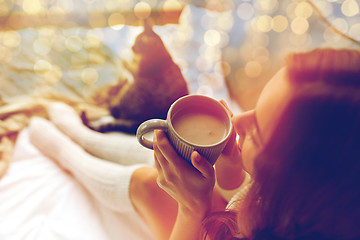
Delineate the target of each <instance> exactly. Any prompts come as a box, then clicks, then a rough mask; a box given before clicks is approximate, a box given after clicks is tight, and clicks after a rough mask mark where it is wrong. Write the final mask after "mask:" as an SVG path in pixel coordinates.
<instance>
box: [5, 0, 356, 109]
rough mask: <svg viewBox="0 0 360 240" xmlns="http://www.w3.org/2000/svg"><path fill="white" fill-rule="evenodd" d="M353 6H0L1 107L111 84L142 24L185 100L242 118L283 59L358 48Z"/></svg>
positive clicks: (77, 2)
mask: <svg viewBox="0 0 360 240" xmlns="http://www.w3.org/2000/svg"><path fill="white" fill-rule="evenodd" d="M359 8H360V2H359V0H313V1H304V0H286V1H284V0H253V1H250V0H222V1H221V0H203V1H200V0H199V1H191V0H187V1H178V0H141V1H139V0H0V30H1V31H0V63H1V64H0V65H1V67H0V72H1V73H0V80H1V81H0V97H1V99H0V100H1V101H2V102H3V103H4V102H9V101H11V100H13V99H15V98H18V97H19V96H23V95H25V94H26V95H28V94H29V92H30V94H31V95H34V94H35V95H36V94H43V93H44V92H47V91H50V92H52V91H54V86H55V87H56V89H57V90H56V91H60V92H61V93H63V94H66V95H67V96H69V97H70V98H74V99H78V98H81V97H82V96H83V95H84V94H87V93H88V92H91V91H93V90H94V89H95V88H97V87H98V86H101V85H103V84H110V83H114V82H116V81H117V79H118V78H119V76H121V75H124V74H125V73H124V71H123V70H122V65H121V61H119V60H123V59H129V58H131V55H132V51H131V46H132V44H133V42H134V39H135V37H136V36H137V35H138V34H139V33H140V32H141V31H142V23H143V20H144V19H148V18H149V19H152V21H153V23H154V24H155V26H154V30H155V32H156V33H158V34H159V35H160V36H161V38H162V40H163V41H164V44H165V46H166V47H167V48H168V50H169V52H170V54H171V56H172V57H173V59H174V61H175V62H176V63H177V64H178V65H179V66H180V68H181V70H182V72H183V75H184V76H185V78H186V80H187V81H188V83H189V87H190V91H191V93H200V94H206V95H210V96H213V97H215V98H225V99H226V98H227V97H229V99H230V98H231V100H229V101H234V102H235V103H236V105H237V106H239V107H240V108H241V109H242V110H247V109H250V108H252V107H253V106H254V104H255V102H256V99H257V96H258V94H259V92H260V91H261V89H262V87H263V85H264V84H265V83H266V81H267V80H268V79H269V77H271V75H273V74H274V72H276V71H277V70H278V69H279V67H280V66H281V65H282V64H283V59H284V56H286V55H287V54H288V53H289V52H293V51H305V50H310V49H312V48H315V47H336V48H343V47H351V48H359V41H360V10H359ZM29 90H30V91H29Z"/></svg>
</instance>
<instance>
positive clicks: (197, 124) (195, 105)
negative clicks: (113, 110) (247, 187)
mask: <svg viewBox="0 0 360 240" xmlns="http://www.w3.org/2000/svg"><path fill="white" fill-rule="evenodd" d="M155 129H162V130H164V131H165V132H166V134H167V136H168V138H169V140H170V142H171V144H172V145H173V147H174V148H175V150H176V151H177V153H178V154H179V155H180V156H181V157H183V158H184V159H186V160H187V161H189V162H191V160H190V156H191V153H192V152H193V151H197V152H198V153H199V154H200V155H202V156H203V157H205V158H206V159H207V160H208V161H209V162H210V163H211V164H214V163H215V161H216V160H217V159H218V157H219V156H220V154H221V152H222V151H223V149H224V148H225V146H226V143H227V142H228V140H229V137H230V135H231V129H232V123H231V115H230V113H229V111H228V110H227V109H226V108H225V107H224V106H223V105H222V104H221V103H220V102H219V101H217V100H215V99H213V98H210V97H207V96H203V95H187V96H184V97H181V98H179V99H178V100H176V101H175V102H174V103H173V104H172V105H171V106H170V108H169V111H168V113H167V118H166V120H162V119H151V120H147V121H145V122H143V123H142V124H141V125H140V126H139V127H138V129H137V133H136V136H137V139H138V141H139V143H140V144H141V145H143V146H144V147H147V148H150V149H153V141H152V140H149V139H147V138H145V136H144V135H146V134H147V133H150V132H153V131H154V130H155Z"/></svg>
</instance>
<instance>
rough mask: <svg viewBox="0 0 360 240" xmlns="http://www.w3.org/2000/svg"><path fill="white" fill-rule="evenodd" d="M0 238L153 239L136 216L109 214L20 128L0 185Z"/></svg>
mask: <svg viewBox="0 0 360 240" xmlns="http://www.w3.org/2000/svg"><path fill="white" fill-rule="evenodd" d="M0 239H1V240H2V239H6V240H27V239H31V240H32V239H36V240H43V239H44V240H53V239H54V240H72V239H74V240H111V239H116V240H119V239H120V240H121V239H124V240H128V239H129V240H144V239H152V237H151V234H150V231H149V229H148V228H147V226H146V225H145V223H144V222H143V221H142V219H141V218H140V217H139V216H137V215H136V214H129V213H126V214H120V213H114V212H112V211H111V210H109V209H106V208H105V207H103V206H102V205H101V204H100V203H99V202H97V200H96V199H94V198H93V197H92V196H91V195H90V194H89V193H88V192H87V191H86V190H85V189H84V188H83V187H82V186H81V185H80V184H79V183H78V182H77V181H76V180H75V179H74V178H73V177H72V176H71V175H70V174H69V173H67V172H65V171H64V170H63V169H61V168H60V167H59V166H58V165H57V164H56V163H55V162H53V161H52V160H51V159H48V158H46V157H44V156H43V155H42V154H41V153H40V152H39V151H38V150H37V149H36V148H35V147H34V146H33V145H32V144H31V143H30V141H29V137H28V130H27V129H24V130H23V131H22V132H21V133H20V135H19V137H18V140H17V143H16V145H15V149H14V157H13V160H12V163H11V164H10V168H9V169H8V172H7V174H6V175H5V176H4V178H3V179H2V180H1V181H0Z"/></svg>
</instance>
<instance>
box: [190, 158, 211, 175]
mask: <svg viewBox="0 0 360 240" xmlns="http://www.w3.org/2000/svg"><path fill="white" fill-rule="evenodd" d="M191 163H192V164H193V166H194V167H195V168H196V169H197V170H199V172H200V173H201V174H202V175H203V177H205V178H207V179H208V178H211V177H212V176H213V175H214V168H213V166H212V165H211V164H210V163H209V162H208V161H207V160H206V158H204V157H202V156H201V155H200V154H199V153H198V152H196V151H194V152H193V153H192V154H191Z"/></svg>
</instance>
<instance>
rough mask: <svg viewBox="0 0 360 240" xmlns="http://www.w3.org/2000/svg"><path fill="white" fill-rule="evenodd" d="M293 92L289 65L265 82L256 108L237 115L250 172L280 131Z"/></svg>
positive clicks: (244, 158)
mask: <svg viewBox="0 0 360 240" xmlns="http://www.w3.org/2000/svg"><path fill="white" fill-rule="evenodd" d="M292 92H293V89H292V88H291V83H290V81H288V80H287V76H286V69H285V68H282V69H280V70H279V71H278V72H277V73H276V74H275V75H274V77H273V78H272V79H270V81H269V82H268V83H267V84H266V85H265V87H264V89H263V90H262V92H261V94H260V96H259V99H258V102H257V104H256V107H255V109H253V110H250V111H247V112H244V113H242V114H239V115H236V116H234V117H233V120H232V121H233V124H234V127H235V131H236V132H237V134H238V135H239V141H238V146H239V148H240V151H241V155H242V161H243V166H244V168H245V170H246V171H247V172H248V173H249V174H250V175H251V174H252V173H253V169H254V159H255V157H256V155H257V154H258V153H259V151H260V150H261V149H262V147H263V146H264V145H266V144H267V142H268V141H269V140H270V138H271V136H272V134H276V133H274V130H275V127H276V125H277V122H278V121H279V118H280V116H281V114H282V111H283V110H284V107H285V106H286V104H287V103H288V102H289V100H290V97H291V95H292Z"/></svg>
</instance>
